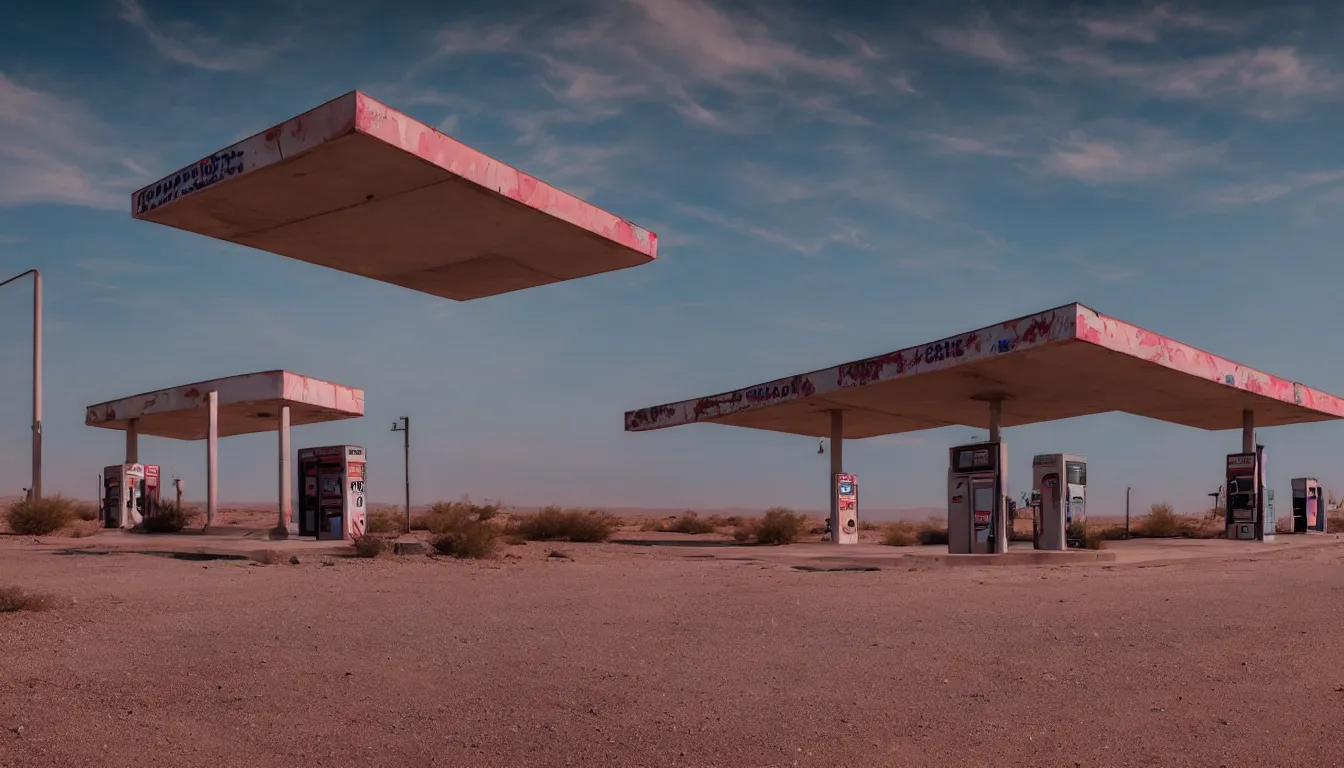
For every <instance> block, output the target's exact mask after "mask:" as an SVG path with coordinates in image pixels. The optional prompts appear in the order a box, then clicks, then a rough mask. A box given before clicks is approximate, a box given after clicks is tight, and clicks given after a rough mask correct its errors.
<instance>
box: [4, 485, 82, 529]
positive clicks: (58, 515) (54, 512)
mask: <svg viewBox="0 0 1344 768" xmlns="http://www.w3.org/2000/svg"><path fill="white" fill-rule="evenodd" d="M74 509H75V504H74V502H73V501H71V500H70V499H67V498H63V497H61V496H59V495H57V496H48V497H47V498H45V499H38V500H31V499H24V500H22V501H16V502H14V503H13V504H11V505H10V506H9V511H8V512H7V513H6V514H5V520H6V522H8V523H9V530H11V531H13V532H14V533H17V534H21V535H24V536H45V535H47V534H48V533H52V532H54V531H57V530H59V529H60V528H62V527H64V526H65V524H66V523H68V522H70V521H71V520H72V519H73V518H74V516H75V512H74Z"/></svg>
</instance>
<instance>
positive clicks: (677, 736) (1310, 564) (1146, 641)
mask: <svg viewBox="0 0 1344 768" xmlns="http://www.w3.org/2000/svg"><path fill="white" fill-rule="evenodd" d="M551 549H560V550H563V551H565V552H567V553H568V554H569V555H570V556H571V557H572V559H559V558H548V557H545V553H546V552H547V551H548V550H551ZM676 550H677V548H675V547H666V548H647V547H631V546H623V545H617V544H607V545H574V544H562V545H557V546H549V545H544V544H528V545H525V546H519V547H506V548H504V550H503V554H504V555H505V557H501V558H500V559H498V560H496V561H493V562H489V563H468V562H458V561H451V560H443V559H428V558H415V559H404V560H394V559H389V560H379V561H365V560H355V559H345V558H332V557H304V556H301V558H300V559H301V562H300V564H298V565H287V564H286V565H272V566H261V565H255V564H250V563H243V562H230V561H217V562H205V563H202V562H188V561H182V560H173V559H168V558H164V557H154V556H146V555H133V554H110V555H99V556H94V555H61V554H53V553H50V552H38V551H35V550H34V549H33V548H32V547H31V546H29V545H27V544H26V542H24V541H21V540H19V539H18V538H17V537H3V538H0V586H5V585H12V586H23V587H28V588H35V589H42V590H46V591H49V592H52V593H55V594H57V595H59V596H61V597H63V598H66V599H72V600H74V602H73V603H70V604H68V605H66V606H64V607H61V608H58V609H56V610H52V611H48V612H43V613H11V614H0V766H92V765H110V766H121V765H136V766H158V765H162V766H197V765H200V766H207V765H208V766H252V767H255V766H271V765H275V766H292V765H322V766H347V765H348V766H364V765H417V766H418V765H434V766H450V765H455V766H456V765H471V766H474V765H482V766H485V765H491V766H532V765H576V766H577V765H584V766H607V765H610V766H616V765H620V766H638V765H685V766H709V765H719V766H754V765H762V766H764V765H811V766H834V765H847V766H857V765H865V766H868V765H910V766H940V767H942V766H949V765H1033V766H1037V765H1038V766H1056V765H1058V766H1101V765H1105V766H1112V765H1114V766H1122V765H1133V766H1175V765H1183V766H1184V765H1188V766H1217V765H1226V766H1241V765H1276V766H1278V765H1312V766H1318V765H1338V764H1341V762H1344V740H1341V739H1340V738H1339V733H1338V722H1337V719H1338V718H1337V715H1338V713H1339V711H1340V708H1341V706H1344V669H1341V668H1340V666H1339V665H1338V664H1336V663H1335V662H1336V661H1337V660H1338V659H1339V655H1340V650H1341V648H1344V621H1341V618H1342V617H1341V609H1340V605H1341V598H1344V568H1341V565H1344V546H1334V547H1328V548H1323V549H1312V550H1299V551H1284V552H1275V553H1272V554H1266V555H1261V556H1253V557H1250V558H1247V559H1246V560H1244V561H1241V562H1232V563H1229V562H1220V561H1195V562H1183V563H1176V564H1172V565H1164V566H1156V567H1154V566H1147V567H1144V566H1101V565H1097V566H1087V567H1054V568H1048V567H999V568H981V567H962V568H947V567H939V566H929V567H920V568H913V569H907V568H900V569H884V570H881V571H877V572H800V571H796V570H793V569H791V568H789V567H787V566H785V565H773V564H762V563H758V562H757V563H753V562H733V561H724V560H704V559H688V558H686V557H683V556H682V554H681V553H679V552H677V551H676ZM508 555H514V556H516V557H517V559H514V558H513V557H507V556H508Z"/></svg>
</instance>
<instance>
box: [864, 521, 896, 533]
mask: <svg viewBox="0 0 1344 768" xmlns="http://www.w3.org/2000/svg"><path fill="white" fill-rule="evenodd" d="M887 527H890V526H887ZM859 530H860V531H877V530H883V526H882V524H881V523H875V522H873V521H872V520H860V521H859Z"/></svg>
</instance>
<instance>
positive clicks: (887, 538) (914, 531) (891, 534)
mask: <svg viewBox="0 0 1344 768" xmlns="http://www.w3.org/2000/svg"><path fill="white" fill-rule="evenodd" d="M882 543H883V544H886V545H887V546H888V547H913V546H914V545H916V544H918V543H919V526H917V525H915V524H914V523H911V522H904V521H903V522H899V523H892V524H891V525H888V526H887V530H886V533H885V534H883V537H882Z"/></svg>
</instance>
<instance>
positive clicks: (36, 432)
mask: <svg viewBox="0 0 1344 768" xmlns="http://www.w3.org/2000/svg"><path fill="white" fill-rule="evenodd" d="M28 275H32V276H33V449H32V452H33V457H32V458H33V480H32V487H31V489H30V492H31V494H32V498H33V500H34V501H41V499H42V273H41V272H39V271H38V270H36V269H30V270H28V271H27V272H20V273H19V274H17V275H15V276H13V277H11V278H9V279H8V280H5V281H3V282H0V287H3V286H5V285H8V284H9V283H12V282H14V281H15V280H18V279H19V278H21V277H27V276H28Z"/></svg>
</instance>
